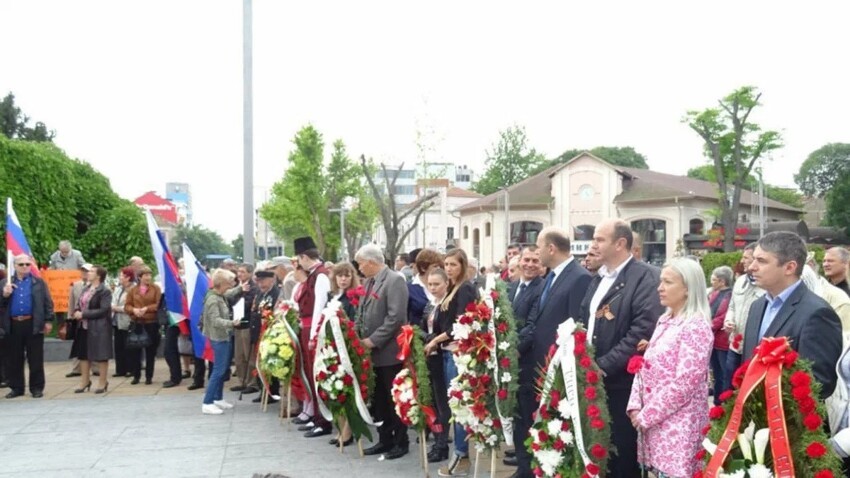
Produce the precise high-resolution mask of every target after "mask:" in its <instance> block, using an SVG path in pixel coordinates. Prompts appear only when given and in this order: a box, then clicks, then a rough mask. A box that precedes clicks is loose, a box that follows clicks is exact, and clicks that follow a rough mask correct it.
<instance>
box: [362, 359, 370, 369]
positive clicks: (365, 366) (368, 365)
mask: <svg viewBox="0 0 850 478" xmlns="http://www.w3.org/2000/svg"><path fill="white" fill-rule="evenodd" d="M370 367H372V362H370V361H369V359H366V360H364V361H363V368H364V369H366V370H369V368H370Z"/></svg>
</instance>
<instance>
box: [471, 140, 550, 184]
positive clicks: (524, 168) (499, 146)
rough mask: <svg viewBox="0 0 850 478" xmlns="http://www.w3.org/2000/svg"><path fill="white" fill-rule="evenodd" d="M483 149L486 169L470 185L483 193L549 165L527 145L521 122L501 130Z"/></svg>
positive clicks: (511, 182)
mask: <svg viewBox="0 0 850 478" xmlns="http://www.w3.org/2000/svg"><path fill="white" fill-rule="evenodd" d="M486 153H487V160H486V161H485V164H486V165H487V169H486V171H484V174H482V175H481V178H480V179H479V180H478V181H477V182H476V183H475V185H474V186H473V188H472V189H474V190H475V191H476V192H478V193H480V194H484V195H487V194H493V193H494V192H496V191H499V190H500V189H502V188H505V187H508V186H513V185H514V184H516V183H518V182H520V181H522V180H523V179H525V178H527V177H529V176H533V175H535V174H537V173H539V172H540V171H542V170H544V169H546V168H547V167H548V166H549V162H548V161H547V160H546V158H545V157H544V156H543V155H542V154H540V153H538V152H537V151H536V150H535V149H534V148H532V147H530V146H529V144H528V137H527V136H526V133H525V127H523V126H516V125H514V126H511V127H509V128H508V129H506V130H503V131H500V132H499V141H498V142H496V143H495V144H493V146H492V147H491V149H490V150H488V151H487V152H486Z"/></svg>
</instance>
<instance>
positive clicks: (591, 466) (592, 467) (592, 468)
mask: <svg viewBox="0 0 850 478" xmlns="http://www.w3.org/2000/svg"><path fill="white" fill-rule="evenodd" d="M585 470H587V473H588V474H589V475H590V476H596V475H598V474H599V465H597V464H596V463H588V464H587V468H585Z"/></svg>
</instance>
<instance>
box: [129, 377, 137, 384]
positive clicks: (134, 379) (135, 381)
mask: <svg viewBox="0 0 850 478" xmlns="http://www.w3.org/2000/svg"><path fill="white" fill-rule="evenodd" d="M138 384H139V377H133V381H132V382H130V385H138Z"/></svg>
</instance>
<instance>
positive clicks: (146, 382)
mask: <svg viewBox="0 0 850 478" xmlns="http://www.w3.org/2000/svg"><path fill="white" fill-rule="evenodd" d="M152 383H153V379H152V378H146V379H145V385H150V384H152Z"/></svg>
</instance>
